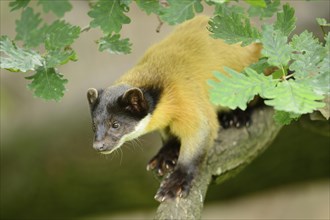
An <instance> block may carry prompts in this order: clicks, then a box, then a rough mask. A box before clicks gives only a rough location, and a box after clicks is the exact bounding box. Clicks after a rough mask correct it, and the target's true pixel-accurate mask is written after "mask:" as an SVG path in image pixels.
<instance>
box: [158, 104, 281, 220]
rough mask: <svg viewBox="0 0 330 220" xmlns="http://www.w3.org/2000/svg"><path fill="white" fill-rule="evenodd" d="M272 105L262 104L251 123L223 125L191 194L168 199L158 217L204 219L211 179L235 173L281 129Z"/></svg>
mask: <svg viewBox="0 0 330 220" xmlns="http://www.w3.org/2000/svg"><path fill="white" fill-rule="evenodd" d="M273 114H274V111H273V109H271V108H266V107H264V108H258V109H256V110H254V112H253V114H252V123H251V126H249V127H244V128H240V129H237V128H229V129H220V130H219V134H218V138H217V139H216V141H215V145H214V147H213V148H212V149H210V151H209V152H208V155H207V156H206V158H205V160H204V161H203V162H202V164H201V165H200V167H199V172H198V175H197V176H196V178H195V180H194V183H193V186H192V189H191V191H190V193H189V195H188V197H187V198H184V199H182V198H177V199H175V200H166V201H164V202H163V203H161V204H160V205H159V207H158V209H157V213H156V216H155V219H200V218H201V212H202V208H203V203H204V199H205V195H206V192H207V188H208V185H209V184H210V182H211V180H212V179H213V178H215V177H216V181H217V182H222V181H224V180H226V179H228V178H229V177H232V176H233V175H235V174H236V173H238V172H239V171H240V170H242V169H243V168H244V167H245V166H246V165H247V164H249V163H250V162H251V161H252V160H253V159H254V158H256V157H257V156H258V155H260V154H261V153H262V152H263V151H264V150H265V149H266V148H267V147H268V145H269V144H270V143H271V142H272V141H273V140H274V138H275V137H276V135H277V134H278V132H279V131H280V129H281V126H279V125H277V124H275V122H274V120H273Z"/></svg>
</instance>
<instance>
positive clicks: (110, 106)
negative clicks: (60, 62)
mask: <svg viewBox="0 0 330 220" xmlns="http://www.w3.org/2000/svg"><path fill="white" fill-rule="evenodd" d="M208 20H209V18H208V17H206V16H198V17H196V18H194V19H192V20H190V21H187V22H185V23H183V24H182V25H180V26H179V27H178V28H176V29H175V31H174V32H173V33H172V34H171V35H169V36H168V37H167V38H166V39H164V40H163V41H161V42H160V43H158V44H156V45H154V46H152V47H151V48H150V49H149V50H148V51H147V52H146V53H145V55H144V56H143V58H142V59H141V60H140V61H139V62H138V63H137V64H136V66H135V67H133V68H132V69H131V70H130V71H128V72H127V73H126V74H124V75H123V76H122V77H121V78H120V79H119V80H118V81H117V82H116V83H115V84H114V85H112V86H110V87H108V88H105V89H101V90H96V89H89V90H88V92H87V97H88V101H89V104H90V109H91V113H92V120H93V130H94V132H95V137H94V144H93V147H94V148H95V149H96V150H98V151H99V152H101V153H104V154H108V153H111V152H113V151H114V150H116V149H118V148H119V147H120V146H121V145H122V144H123V143H125V142H126V141H129V140H132V139H134V138H137V137H139V136H141V135H143V134H146V133H148V132H151V131H154V130H159V131H160V133H161V136H162V140H163V143H164V146H163V147H162V148H161V150H160V151H159V152H158V154H157V155H156V156H155V157H154V158H153V159H152V160H151V161H150V162H149V165H148V169H154V170H156V171H157V173H158V174H159V175H163V174H164V173H169V174H168V176H167V177H166V178H165V179H164V180H163V182H162V184H161V187H160V188H159V190H158V192H157V194H156V196H155V198H156V199H157V200H158V201H164V200H165V199H168V198H176V197H185V196H186V195H187V194H188V193H189V190H190V187H191V183H192V180H193V179H194V176H195V174H196V170H197V166H198V164H199V161H200V160H201V158H202V157H203V156H204V155H205V153H206V152H207V150H208V148H209V147H211V146H212V145H213V142H214V139H215V138H216V135H217V131H218V128H219V122H218V118H217V112H218V111H219V107H217V106H214V105H213V104H212V103H211V102H210V99H209V87H208V85H207V80H208V79H211V78H213V75H212V71H214V70H218V71H221V72H224V71H223V67H224V66H227V67H230V68H232V69H235V70H237V71H241V70H243V68H245V67H247V66H249V65H250V64H251V63H254V62H256V61H257V60H258V58H259V56H260V51H261V46H260V45H258V44H252V45H249V46H247V47H241V46H240V45H238V44H236V45H228V44H226V43H224V42H223V41H222V40H218V39H217V40H216V39H213V38H212V37H210V33H209V31H208V30H207V24H208Z"/></svg>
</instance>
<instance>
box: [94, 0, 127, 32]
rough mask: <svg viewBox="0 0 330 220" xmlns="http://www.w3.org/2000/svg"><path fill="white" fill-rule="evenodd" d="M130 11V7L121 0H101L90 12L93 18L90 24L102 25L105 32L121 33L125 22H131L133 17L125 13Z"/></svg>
mask: <svg viewBox="0 0 330 220" xmlns="http://www.w3.org/2000/svg"><path fill="white" fill-rule="evenodd" d="M128 11H129V7H128V6H127V5H126V4H123V3H122V2H121V1H120V0H111V1H109V0H100V1H98V2H97V3H96V4H95V5H94V6H93V7H92V9H91V11H89V12H88V15H89V16H90V17H91V18H93V20H92V21H91V22H90V26H91V27H93V28H95V27H100V28H101V30H102V31H103V32H104V33H105V34H111V33H113V32H115V33H119V32H120V30H121V28H122V25H123V24H129V23H130V22H131V19H130V18H129V17H127V16H126V15H125V14H124V13H126V12H128Z"/></svg>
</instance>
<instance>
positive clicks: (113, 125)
mask: <svg viewBox="0 0 330 220" xmlns="http://www.w3.org/2000/svg"><path fill="white" fill-rule="evenodd" d="M111 127H112V128H114V129H118V128H119V127H120V124H119V123H118V121H114V122H112V124H111Z"/></svg>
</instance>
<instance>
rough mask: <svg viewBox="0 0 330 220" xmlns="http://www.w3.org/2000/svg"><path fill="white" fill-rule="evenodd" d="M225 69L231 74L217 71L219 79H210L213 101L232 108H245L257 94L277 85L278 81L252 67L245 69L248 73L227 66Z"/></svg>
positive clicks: (261, 93) (216, 75)
mask: <svg viewBox="0 0 330 220" xmlns="http://www.w3.org/2000/svg"><path fill="white" fill-rule="evenodd" d="M225 71H226V72H227V73H228V75H229V76H226V75H225V74H222V73H219V72H215V73H214V76H215V77H216V78H217V79H218V80H219V81H213V80H209V81H208V84H209V85H210V86H211V91H210V92H211V93H210V96H211V101H212V103H214V104H216V105H221V106H226V107H229V108H230V109H236V108H237V107H238V108H240V109H242V110H245V109H246V108H247V103H248V102H249V101H251V100H253V98H254V97H255V95H258V94H260V95H263V94H264V93H265V92H266V91H267V90H268V89H270V88H273V87H275V85H276V82H277V80H273V79H272V77H271V76H265V75H263V74H258V73H257V72H256V71H254V70H253V69H250V68H246V69H245V73H246V75H245V74H242V73H239V72H236V71H235V70H233V69H230V68H226V67H225Z"/></svg>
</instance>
